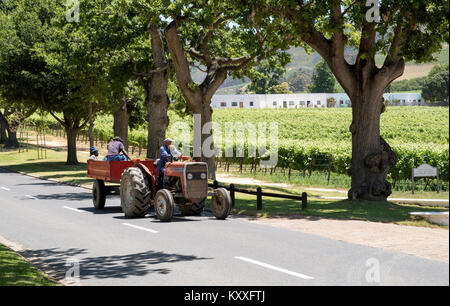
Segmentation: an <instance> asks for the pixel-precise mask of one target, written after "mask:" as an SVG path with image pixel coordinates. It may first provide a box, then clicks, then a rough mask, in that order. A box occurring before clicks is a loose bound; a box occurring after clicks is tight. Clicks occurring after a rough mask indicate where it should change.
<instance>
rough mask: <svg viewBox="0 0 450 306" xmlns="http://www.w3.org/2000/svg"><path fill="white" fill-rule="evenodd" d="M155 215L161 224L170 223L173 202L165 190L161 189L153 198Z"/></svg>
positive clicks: (173, 207) (173, 208) (170, 195)
mask: <svg viewBox="0 0 450 306" xmlns="http://www.w3.org/2000/svg"><path fill="white" fill-rule="evenodd" d="M154 206H155V213H156V216H157V217H158V219H159V220H160V221H162V222H170V221H172V217H173V212H174V210H175V202H174V200H173V196H172V194H171V193H170V191H168V190H167V189H161V190H159V191H158V192H157V193H156V196H155V202H154Z"/></svg>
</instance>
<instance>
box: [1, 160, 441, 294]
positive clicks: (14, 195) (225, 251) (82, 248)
mask: <svg viewBox="0 0 450 306" xmlns="http://www.w3.org/2000/svg"><path fill="white" fill-rule="evenodd" d="M0 236H3V237H4V238H6V239H8V240H10V241H12V242H15V243H18V244H19V245H21V246H22V247H23V248H24V251H22V252H21V254H22V255H23V256H25V257H27V258H29V259H30V260H31V261H32V262H33V263H35V264H36V265H38V266H39V267H40V268H41V269H43V270H44V271H46V272H48V273H49V274H50V275H52V276H53V277H55V278H56V279H58V280H64V279H65V278H66V276H69V277H72V276H76V275H77V271H79V279H78V280H79V282H77V283H75V284H76V285H151V286H159V285H164V286H166V285H168V286H170V285H176V286H183V285H184V286H216V285H218V286H247V285H249V286H284V285H290V286H303V285H306V286H308V285H339V286H341V285H446V286H448V285H449V265H448V263H444V262H438V261H431V260H426V259H422V258H417V257H413V256H407V255H403V254H399V253H394V252H387V251H383V250H378V249H374V248H369V247H364V246H359V245H353V244H349V243H344V242H339V241H335V240H331V239H326V238H322V237H319V236H314V235H310V234H304V233H301V232H294V231H289V230H285V229H279V228H274V227H269V226H265V225H260V224H253V223H251V222H247V221H243V220H240V219H238V218H230V219H228V220H226V221H218V220H215V219H214V218H213V217H212V216H211V215H208V214H205V215H203V216H201V217H189V218H182V217H177V216H176V217H175V219H174V220H173V222H171V223H161V222H159V221H158V220H157V219H156V218H155V217H154V216H153V215H151V214H150V215H149V216H148V217H147V218H144V219H126V218H124V216H123V214H122V213H121V209H120V200H119V198H118V197H117V196H116V197H111V198H108V199H107V208H106V209H105V210H104V211H101V212H99V211H95V210H94V209H93V206H92V200H91V193H90V191H89V190H86V189H82V188H76V187H71V186H66V185H60V184H56V183H52V182H48V181H43V180H39V179H36V178H32V177H29V176H23V175H19V174H16V173H10V172H8V171H7V170H4V169H1V168H0ZM0 277H1V275H0ZM66 281H70V279H66Z"/></svg>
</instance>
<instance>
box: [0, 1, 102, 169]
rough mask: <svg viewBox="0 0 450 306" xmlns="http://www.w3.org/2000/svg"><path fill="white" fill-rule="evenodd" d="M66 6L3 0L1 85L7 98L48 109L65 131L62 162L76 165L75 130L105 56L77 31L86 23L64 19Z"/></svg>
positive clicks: (84, 119)
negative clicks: (5, 1) (4, 1)
mask: <svg viewBox="0 0 450 306" xmlns="http://www.w3.org/2000/svg"><path fill="white" fill-rule="evenodd" d="M66 11H67V7H65V5H64V3H59V2H57V1H52V0H37V1H33V3H31V2H29V1H25V0H18V1H14V2H12V1H10V2H7V3H6V5H5V6H4V7H3V8H2V15H3V16H4V18H5V23H4V24H5V25H6V27H7V28H9V29H10V31H9V35H8V36H3V37H1V39H0V41H1V44H2V48H1V50H0V90H1V92H2V95H3V97H4V98H5V99H6V100H7V101H17V102H20V103H22V104H23V105H26V106H29V107H30V108H32V107H36V106H38V107H40V108H41V109H43V110H45V111H48V112H50V114H52V116H53V117H54V118H55V119H56V120H57V121H58V122H59V123H61V125H62V126H63V127H64V128H65V130H66V134H67V147H68V153H67V164H77V163H78V159H77V148H76V137H77V134H78V132H79V131H80V130H81V129H82V128H83V127H84V126H85V125H86V124H87V123H88V121H89V113H90V112H89V105H90V104H91V102H92V101H96V100H97V99H96V97H97V96H99V95H100V94H99V93H100V92H102V91H103V90H105V89H106V86H105V81H104V80H105V71H104V70H105V69H104V66H103V65H102V64H104V63H105V61H104V60H103V58H102V56H101V54H100V53H98V52H96V51H97V50H93V49H92V48H91V44H90V41H89V37H88V36H86V35H85V32H83V31H82V29H83V26H84V25H85V23H82V22H79V23H78V22H68V21H67V20H66ZM84 20H89V19H84Z"/></svg>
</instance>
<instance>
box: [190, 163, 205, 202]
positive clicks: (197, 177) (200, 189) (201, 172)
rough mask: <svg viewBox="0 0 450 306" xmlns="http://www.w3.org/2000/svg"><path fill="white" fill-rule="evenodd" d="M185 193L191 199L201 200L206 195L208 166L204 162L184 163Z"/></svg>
mask: <svg viewBox="0 0 450 306" xmlns="http://www.w3.org/2000/svg"><path fill="white" fill-rule="evenodd" d="M185 186H186V194H187V198H188V199H189V200H192V201H202V200H203V199H205V198H206V197H207V196H208V166H207V165H206V163H190V164H188V165H186V185H185Z"/></svg>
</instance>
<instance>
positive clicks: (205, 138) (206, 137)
mask: <svg viewBox="0 0 450 306" xmlns="http://www.w3.org/2000/svg"><path fill="white" fill-rule="evenodd" d="M201 115H202V116H201V118H202V136H201V140H202V142H201V143H202V160H203V161H204V162H206V163H207V164H208V173H209V178H210V179H211V180H215V179H216V155H215V154H213V155H212V156H205V151H204V149H206V150H207V151H209V149H211V150H213V149H214V148H215V147H214V136H213V133H212V132H211V133H207V134H203V127H204V126H205V124H208V123H210V122H212V119H213V118H212V116H213V109H212V107H211V100H209V99H207V100H203V101H202V110H201Z"/></svg>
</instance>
